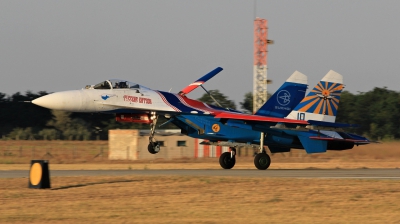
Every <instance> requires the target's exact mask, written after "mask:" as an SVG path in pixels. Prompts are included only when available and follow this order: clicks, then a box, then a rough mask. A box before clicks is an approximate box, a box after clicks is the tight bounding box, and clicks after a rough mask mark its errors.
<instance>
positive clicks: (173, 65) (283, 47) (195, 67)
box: [0, 0, 400, 104]
mask: <svg viewBox="0 0 400 224" xmlns="http://www.w3.org/2000/svg"><path fill="white" fill-rule="evenodd" d="M254 5H255V4H254V1H250V0H242V1H237V0H236V1H235V0H218V1H215V0H203V1H187V0H174V1H172V0H169V1H162V0H143V1H99V0H96V1H87V0H86V1H81V0H79V1H72V0H68V1H37V0H36V1H13V0H10V1H5V0H0V77H1V81H0V92H2V93H6V94H8V95H11V94H14V93H16V92H18V91H19V92H22V93H25V91H27V90H31V91H33V92H37V91H41V90H44V91H48V92H55V91H62V90H70V89H81V88H82V87H84V86H85V85H87V84H97V83H99V82H101V81H103V80H105V79H109V78H120V79H126V80H129V81H132V82H136V83H140V84H142V85H144V86H147V87H149V88H152V89H159V90H166V91H168V90H169V89H171V88H172V92H178V91H179V90H181V89H182V88H183V87H185V86H186V85H188V84H189V83H191V82H193V81H194V80H196V79H197V78H199V77H200V76H202V75H204V74H206V73H207V72H209V71H211V70H212V69H214V68H215V67H217V66H221V67H223V68H224V71H222V72H221V73H220V74H218V75H217V76H216V77H214V78H213V79H211V80H210V81H209V82H207V83H206V84H205V87H206V88H207V89H209V90H211V89H219V90H220V91H221V92H222V93H224V94H225V95H227V96H229V98H230V99H232V100H234V101H235V102H236V103H237V104H238V102H241V101H242V100H243V96H244V94H245V93H246V92H249V91H252V88H253V87H252V85H253V81H252V79H253V20H254V16H255V13H254V11H256V16H258V17H261V18H265V19H267V20H268V23H269V39H272V40H274V41H275V43H274V44H273V45H270V46H269V53H268V79H272V80H273V84H270V85H268V91H269V92H274V91H275V90H276V89H277V88H278V87H279V86H280V85H281V84H282V83H283V82H284V80H286V79H287V78H288V77H289V76H290V75H291V74H292V73H293V72H294V71H295V70H298V71H300V72H302V73H304V74H305V75H307V76H308V81H309V85H310V86H311V87H313V86H314V85H315V84H316V83H317V82H318V81H319V80H320V79H321V78H322V77H323V76H324V75H325V74H326V73H327V72H328V71H329V70H330V69H333V70H335V71H336V72H338V73H340V74H342V75H343V76H344V82H345V85H346V87H345V89H346V90H348V91H350V92H353V93H357V92H358V91H361V92H366V91H370V90H372V89H373V88H374V87H384V86H386V87H388V89H391V90H395V91H400V87H399V85H400V72H399V71H400V60H399V59H400V55H399V53H400V31H399V25H400V13H399V12H400V1H394V0H393V1H387V0H383V1H367V0H353V1H348V0H335V1H316V0H315V1H261V0H258V1H257V2H256V6H257V7H256V10H254V9H255V7H254ZM202 94H203V92H202V90H200V89H199V90H196V91H194V92H193V93H191V94H190V95H189V96H190V97H193V98H198V97H200V96H201V95H202Z"/></svg>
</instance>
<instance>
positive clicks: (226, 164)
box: [219, 147, 236, 169]
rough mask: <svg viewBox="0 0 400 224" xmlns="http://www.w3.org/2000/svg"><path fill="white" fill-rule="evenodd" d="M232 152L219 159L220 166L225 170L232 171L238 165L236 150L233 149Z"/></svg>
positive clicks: (223, 154)
mask: <svg viewBox="0 0 400 224" xmlns="http://www.w3.org/2000/svg"><path fill="white" fill-rule="evenodd" d="M230 149H231V151H230V152H224V153H222V154H221V156H220V157H219V165H221V167H222V168H224V169H232V168H233V167H234V166H235V163H236V158H235V157H236V148H234V147H231V148H230Z"/></svg>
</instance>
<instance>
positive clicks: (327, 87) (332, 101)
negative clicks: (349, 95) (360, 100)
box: [299, 81, 343, 116]
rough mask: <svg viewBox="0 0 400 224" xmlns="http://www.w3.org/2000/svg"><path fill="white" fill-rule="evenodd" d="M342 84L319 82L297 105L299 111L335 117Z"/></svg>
mask: <svg viewBox="0 0 400 224" xmlns="http://www.w3.org/2000/svg"><path fill="white" fill-rule="evenodd" d="M342 90H343V84H340V83H332V82H324V81H321V82H319V83H318V85H317V86H315V87H314V89H313V90H311V92H310V94H309V95H308V96H307V97H305V98H304V99H303V100H302V101H301V103H300V104H299V106H300V109H299V111H303V112H309V113H314V114H323V115H330V116H336V112H337V108H338V106H339V100H340V93H341V92H342Z"/></svg>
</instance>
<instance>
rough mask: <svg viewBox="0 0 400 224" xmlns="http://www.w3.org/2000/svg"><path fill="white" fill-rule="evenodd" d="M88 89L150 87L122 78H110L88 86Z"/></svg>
mask: <svg viewBox="0 0 400 224" xmlns="http://www.w3.org/2000/svg"><path fill="white" fill-rule="evenodd" d="M85 88H86V89H149V88H147V87H145V86H142V85H139V84H136V83H133V82H129V81H125V80H121V79H110V80H106V81H104V82H101V83H99V84H96V85H94V86H86V87H85Z"/></svg>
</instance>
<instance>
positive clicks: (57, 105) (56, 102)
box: [32, 90, 82, 112]
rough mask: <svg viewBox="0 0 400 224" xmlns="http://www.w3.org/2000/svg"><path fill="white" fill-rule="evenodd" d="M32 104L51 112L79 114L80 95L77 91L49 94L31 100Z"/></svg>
mask: <svg viewBox="0 0 400 224" xmlns="http://www.w3.org/2000/svg"><path fill="white" fill-rule="evenodd" d="M32 103H33V104H36V105H38V106H41V107H45V108H48V109H52V110H63V111H71V112H80V111H81V110H82V93H81V91H79V90H73V91H64V92H57V93H51V94H49V95H46V96H42V97H39V98H37V99H35V100H33V101H32Z"/></svg>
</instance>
